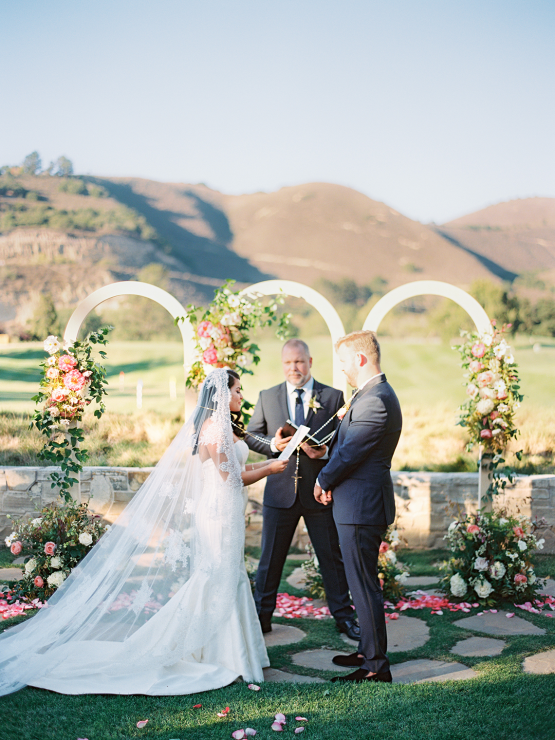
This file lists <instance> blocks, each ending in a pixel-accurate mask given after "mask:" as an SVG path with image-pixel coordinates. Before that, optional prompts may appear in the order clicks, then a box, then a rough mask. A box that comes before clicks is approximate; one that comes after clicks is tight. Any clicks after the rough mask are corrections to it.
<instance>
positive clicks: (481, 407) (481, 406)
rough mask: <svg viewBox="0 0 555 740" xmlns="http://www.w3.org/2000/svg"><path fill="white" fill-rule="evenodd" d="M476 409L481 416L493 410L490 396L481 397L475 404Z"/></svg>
mask: <svg viewBox="0 0 555 740" xmlns="http://www.w3.org/2000/svg"><path fill="white" fill-rule="evenodd" d="M476 411H477V412H478V413H479V414H481V415H482V416H486V415H487V414H489V413H491V412H492V411H493V401H492V400H491V399H490V398H482V400H481V401H478V403H477V404H476Z"/></svg>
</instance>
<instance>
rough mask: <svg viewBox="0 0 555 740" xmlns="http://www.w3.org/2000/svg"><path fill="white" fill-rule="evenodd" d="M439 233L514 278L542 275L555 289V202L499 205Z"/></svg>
mask: <svg viewBox="0 0 555 740" xmlns="http://www.w3.org/2000/svg"><path fill="white" fill-rule="evenodd" d="M437 232H438V234H440V235H441V236H444V237H445V238H447V239H450V240H451V241H452V243H453V244H455V245H458V246H459V247H460V248H461V249H466V250H467V251H468V252H469V253H474V254H476V255H478V256H479V258H481V259H485V260H490V261H491V262H493V263H495V264H497V265H500V266H502V267H503V268H504V269H505V270H507V272H509V273H512V274H513V275H517V274H518V275H521V274H522V273H538V272H541V273H542V276H541V277H542V279H543V280H544V281H545V282H550V283H552V284H554V285H555V281H554V280H553V272H554V271H555V198H523V199H519V200H511V201H507V202H505V203H497V204H496V205H493V206H489V207H488V208H484V209H483V210H481V211H476V212H475V213H470V214H468V215H466V216H462V217H461V218H457V219H455V220H453V221H450V222H449V223H446V224H444V225H443V226H439V227H437ZM549 271H551V272H549Z"/></svg>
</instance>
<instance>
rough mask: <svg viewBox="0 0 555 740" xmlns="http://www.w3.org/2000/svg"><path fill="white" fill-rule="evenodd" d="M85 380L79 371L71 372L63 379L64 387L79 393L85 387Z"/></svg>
mask: <svg viewBox="0 0 555 740" xmlns="http://www.w3.org/2000/svg"><path fill="white" fill-rule="evenodd" d="M86 383H87V379H86V378H85V377H84V375H83V374H82V373H80V372H79V370H72V371H71V372H70V373H67V375H66V376H65V378H64V385H65V387H66V388H68V389H69V390H70V391H80V390H81V389H82V388H84V387H85V385H86Z"/></svg>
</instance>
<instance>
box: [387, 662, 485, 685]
mask: <svg viewBox="0 0 555 740" xmlns="http://www.w3.org/2000/svg"><path fill="white" fill-rule="evenodd" d="M391 675H392V677H393V683H425V682H427V681H461V680H463V679H466V678H475V677H476V676H477V675H478V674H477V673H476V671H473V670H472V668H468V667H467V666H465V665H463V664H462V663H445V662H444V661H442V660H407V661H406V663H397V664H396V665H392V666H391Z"/></svg>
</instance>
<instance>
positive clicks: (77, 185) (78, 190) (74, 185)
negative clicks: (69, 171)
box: [58, 177, 88, 195]
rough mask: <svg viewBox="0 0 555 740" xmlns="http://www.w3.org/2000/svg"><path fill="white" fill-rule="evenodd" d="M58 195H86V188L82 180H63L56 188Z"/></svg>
mask: <svg viewBox="0 0 555 740" xmlns="http://www.w3.org/2000/svg"><path fill="white" fill-rule="evenodd" d="M58 190H59V191H60V193H71V194H72V195H88V190H87V186H86V185H85V183H84V182H83V180H81V179H79V178H78V177H76V178H71V179H70V178H65V179H64V180H62V182H61V183H60V184H59V186H58Z"/></svg>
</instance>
